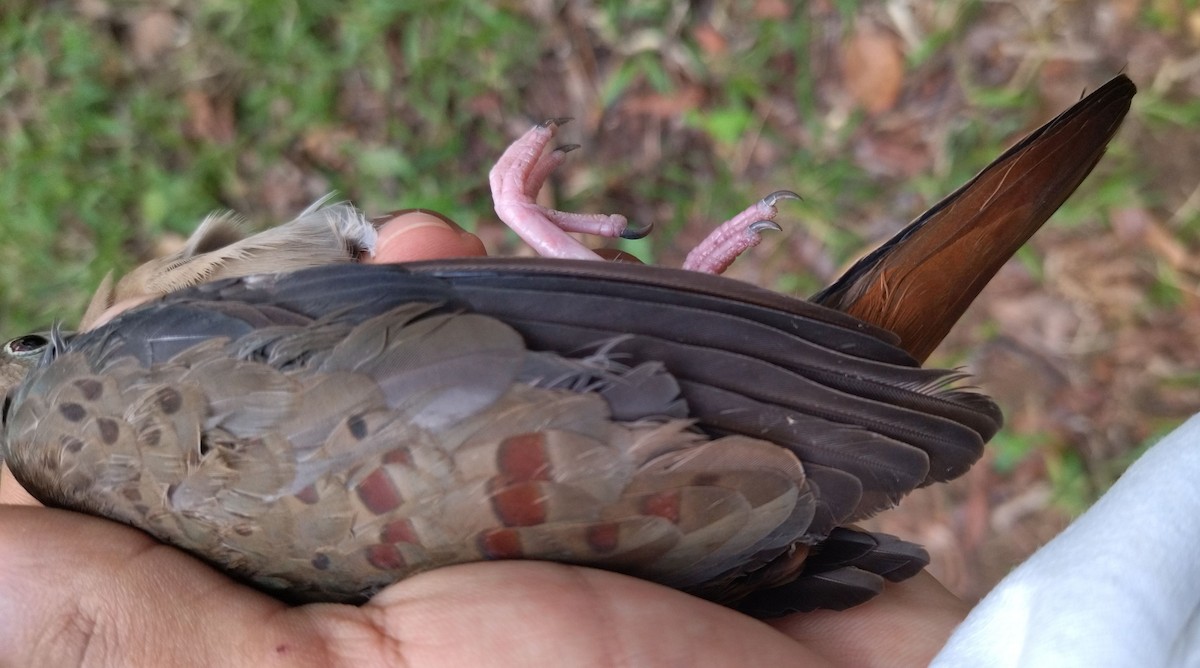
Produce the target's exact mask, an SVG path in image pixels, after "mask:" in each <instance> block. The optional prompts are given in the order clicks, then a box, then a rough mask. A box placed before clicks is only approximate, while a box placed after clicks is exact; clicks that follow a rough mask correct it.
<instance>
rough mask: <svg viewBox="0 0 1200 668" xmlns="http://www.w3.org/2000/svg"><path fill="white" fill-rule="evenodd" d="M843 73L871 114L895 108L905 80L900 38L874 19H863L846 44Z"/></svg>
mask: <svg viewBox="0 0 1200 668" xmlns="http://www.w3.org/2000/svg"><path fill="white" fill-rule="evenodd" d="M842 75H843V76H844V77H845V80H846V87H847V88H848V89H849V90H850V93H851V94H852V95H853V96H854V99H855V100H857V101H858V103H859V104H861V105H862V106H863V108H864V109H866V110H867V111H868V112H869V113H870V114H872V115H879V114H882V113H883V112H885V111H888V110H890V109H892V108H893V107H895V106H896V101H897V100H898V99H899V98H900V90H901V87H902V86H903V83H904V54H903V53H902V51H901V44H900V38H899V37H897V36H896V35H895V33H892V32H891V31H888V30H884V29H882V28H880V27H878V26H876V25H874V24H872V23H870V22H865V21H864V22H860V23H859V24H858V25H857V26H856V28H855V31H854V34H853V35H851V36H850V39H849V40H847V42H846V44H845V45H844V47H843V51H842Z"/></svg>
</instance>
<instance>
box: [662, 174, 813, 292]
mask: <svg viewBox="0 0 1200 668" xmlns="http://www.w3.org/2000/svg"><path fill="white" fill-rule="evenodd" d="M781 199H800V196H799V195H797V194H796V193H794V192H792V191H790V190H777V191H775V192H773V193H771V194H770V195H767V196H766V197H764V198H762V199H760V200H758V201H757V202H755V203H754V204H751V205H750V206H749V207H748V208H747V209H746V210H745V211H742V212H741V213H739V214H738V215H736V216H734V217H733V218H730V219H729V220H728V221H726V222H724V223H722V224H721V225H720V226H719V227H717V229H715V230H713V231H712V232H711V233H709V235H708V236H707V237H705V238H704V241H701V242H700V243H699V245H697V246H696V247H695V248H693V249H692V252H690V253H688V256H687V258H686V259H685V260H684V261H683V268H684V269H690V270H692V271H701V272H704V273H706V274H720V273H722V272H724V271H725V270H726V269H728V268H729V265H730V264H732V263H733V261H734V260H736V259H737V258H738V256H739V255H741V254H742V253H744V252H746V251H747V250H748V249H750V248H753V247H755V246H757V245H758V243H759V242H760V241H762V233H763V232H765V231H767V230H774V231H776V232H779V231H780V230H781V229H782V228H780V227H779V225H777V224H776V223H775V216H776V215H777V214H778V213H779V210H778V209H777V208H775V204H776V203H777V202H778V201H779V200H781Z"/></svg>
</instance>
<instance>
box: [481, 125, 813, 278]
mask: <svg viewBox="0 0 1200 668" xmlns="http://www.w3.org/2000/svg"><path fill="white" fill-rule="evenodd" d="M567 120H568V119H564V118H553V119H550V120H548V121H545V122H543V123H540V124H538V125H535V126H534V127H533V128H532V129H531V130H529V132H526V133H525V135H524V136H522V137H521V138H520V139H518V140H516V141H515V142H513V143H512V144H511V145H510V146H509V147H508V149H506V150H505V151H504V153H503V155H501V156H500V159H499V160H498V161H496V165H495V166H494V167H492V170H491V172H489V174H488V182H489V183H490V184H491V188H492V199H493V200H494V201H495V207H496V215H498V216H499V217H500V220H501V221H503V222H504V224H506V225H508V226H509V227H510V228H511V229H512V230H513V231H514V232H516V233H517V236H519V237H521V239H523V240H524V241H525V243H527V244H529V245H530V246H531V247H533V249H534V250H535V251H537V253H538V254H539V255H541V256H543V257H555V258H572V259H580V260H597V259H600V256H598V255H597V254H596V253H595V252H593V251H592V250H591V249H589V248H587V247H586V246H584V245H583V244H581V243H580V242H579V241H577V240H576V239H574V238H573V237H571V236H570V235H569V234H567V233H568V232H579V233H582V234H594V235H597V236H602V237H610V238H613V237H623V238H625V239H640V238H642V237H644V236H646V234H648V233H649V232H650V229H651V227H652V225H651V224H646V225H638V226H634V225H630V224H629V221H628V220H626V218H625V217H624V216H621V215H617V214H586V213H572V212H568V211H558V210H556V209H549V208H547V207H544V206H541V205H539V204H537V202H536V199H537V194H538V191H539V190H541V188H542V186H543V185H544V184H545V183H546V179H547V178H549V176H550V173H551V172H553V171H554V170H555V169H557V168H558V166H559V165H561V164H562V163H563V160H564V159H565V157H566V154H567V153H569V152H570V151H573V150H575V149H576V148H579V147H578V146H576V145H566V146H560V147H558V148H555V149H553V150H551V151H549V152H547V151H546V147H547V146H548V145H549V144H550V140H551V139H553V138H554V133H555V131H556V130H557V129H558V126H560V125H562V124H563V123H565V122H566V121H567ZM780 199H799V196H798V195H796V194H795V193H793V192H790V191H787V190H780V191H778V192H774V193H771V194H770V195H767V196H766V197H764V198H763V199H761V200H759V201H758V202H755V203H754V204H753V205H751V206H750V207H749V208H747V209H746V210H745V211H742V212H741V213H739V214H738V215H736V216H734V217H733V218H732V219H730V220H729V221H728V222H726V223H724V224H722V225H721V226H719V227H718V228H717V229H716V230H714V231H713V232H712V234H710V235H708V237H707V238H706V239H705V240H704V241H702V242H700V244H699V245H698V246H696V248H695V249H693V250H692V252H691V253H689V254H688V256H687V260H686V261H685V262H684V264H683V268H684V269H691V270H693V271H700V272H704V273H708V274H719V273H721V272H723V271H725V269H726V268H728V267H729V265H730V264H731V263H732V262H733V261H734V260H735V259H737V257H738V256H739V255H741V254H742V253H743V252H745V251H746V249H748V248H752V247H754V246H757V245H758V243H759V241H761V240H762V237H761V233H762V232H764V231H765V230H779V229H780V228H779V226H778V225H776V224H775V223H774V222H772V221H773V219H774V218H775V215H776V213H777V212H778V211H777V209H776V208H775V204H776V202H778V201H779V200H780Z"/></svg>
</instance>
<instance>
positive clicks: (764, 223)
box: [746, 220, 783, 234]
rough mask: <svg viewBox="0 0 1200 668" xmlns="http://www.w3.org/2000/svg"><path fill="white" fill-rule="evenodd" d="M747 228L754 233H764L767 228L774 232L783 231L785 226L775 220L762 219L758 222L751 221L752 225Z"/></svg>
mask: <svg viewBox="0 0 1200 668" xmlns="http://www.w3.org/2000/svg"><path fill="white" fill-rule="evenodd" d="M746 229H747V230H748V231H750V232H752V233H754V234H762V233H763V232H766V231H767V230H770V231H772V232H782V231H783V228H782V227H780V226H779V224H778V223H776V222H775V221H773V220H760V221H758V222H757V223H750V227H747V228H746Z"/></svg>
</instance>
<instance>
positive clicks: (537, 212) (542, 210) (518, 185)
mask: <svg viewBox="0 0 1200 668" xmlns="http://www.w3.org/2000/svg"><path fill="white" fill-rule="evenodd" d="M566 121H567V119H563V118H554V119H551V120H548V121H546V122H544V123H540V124H538V125H535V126H534V127H533V129H531V130H530V131H529V132H526V133H525V135H524V136H522V137H521V138H520V139H518V140H517V141H515V142H513V143H512V145H511V146H509V147H508V149H507V150H505V151H504V154H503V155H501V156H500V159H499V160H498V161H497V162H496V165H495V166H494V167H492V171H491V172H490V173H489V174H488V182H489V183H490V184H491V187H492V199H493V200H494V201H495V206H496V215H498V216H499V217H500V220H502V221H503V222H504V224H505V225H508V226H509V227H510V228H512V230H513V231H514V232H516V233H517V236H519V237H521V239H523V240H524V241H525V243H527V244H529V245H530V246H532V247H533V249H534V250H536V251H537V252H538V254H539V255H541V256H543V257H558V258H575V259H581V260H597V259H600V258H599V256H598V255H596V254H595V253H593V252H592V251H591V250H590V249H588V248H587V247H586V246H584V245H583V244H581V243H579V242H578V241H576V240H575V239H574V238H572V237H571V236H570V235H568V234H567V233H568V232H580V233H583V234H595V235H597V236H602V237H624V238H626V239H640V238H641V237H644V236H646V234H647V233H649V232H650V226H649V225H647V226H645V227H635V226H631V225H630V224H629V221H628V220H626V219H625V216H620V215H617V214H600V213H593V214H585V213H571V212H567V211H558V210H555V209H549V208H546V207H544V206H540V205H539V204H537V202H535V199H536V197H537V193H538V191H539V190H541V189H542V185H543V184H544V183H545V182H546V178H547V177H549V176H550V172H552V171H554V169H555V168H557V167H558V166H559V165H561V164H562V162H563V159H564V157H565V156H566V154H567V153H568V152H569V151H572V150H574V149H576V148H578V146H560V147H558V148H556V149H554V150H552V151H550V152H548V153H547V152H546V146H547V145H548V144H549V143H550V140H551V139H553V138H554V132H555V130H556V129H557V128H558V126H559V125H562V124H563V123H565V122H566Z"/></svg>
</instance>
